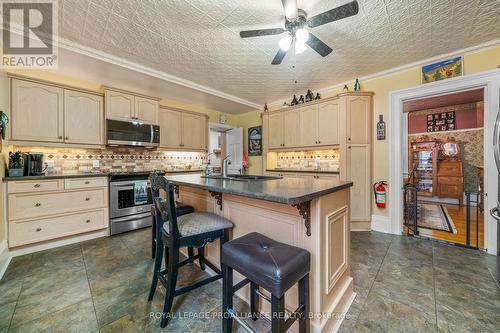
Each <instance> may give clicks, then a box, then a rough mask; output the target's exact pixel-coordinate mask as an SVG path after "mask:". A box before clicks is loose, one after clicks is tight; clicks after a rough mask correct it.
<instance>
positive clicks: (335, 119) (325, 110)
mask: <svg viewBox="0 0 500 333" xmlns="http://www.w3.org/2000/svg"><path fill="white" fill-rule="evenodd" d="M339 117H340V101H339V100H338V99H336V100H330V101H327V102H325V103H321V104H319V105H318V117H317V119H318V120H317V123H318V131H317V133H318V144H320V145H337V144H339V143H340V138H339Z"/></svg>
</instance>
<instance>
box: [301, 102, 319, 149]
mask: <svg viewBox="0 0 500 333" xmlns="http://www.w3.org/2000/svg"><path fill="white" fill-rule="evenodd" d="M300 145H301V146H302V147H308V146H317V145H318V105H310V106H305V107H303V108H300Z"/></svg>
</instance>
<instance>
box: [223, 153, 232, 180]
mask: <svg viewBox="0 0 500 333" xmlns="http://www.w3.org/2000/svg"><path fill="white" fill-rule="evenodd" d="M230 156H231V154H228V155H227V156H226V157H224V158H223V159H222V178H226V177H227V166H228V165H230V164H231V161H230V160H228V158H229V157H230Z"/></svg>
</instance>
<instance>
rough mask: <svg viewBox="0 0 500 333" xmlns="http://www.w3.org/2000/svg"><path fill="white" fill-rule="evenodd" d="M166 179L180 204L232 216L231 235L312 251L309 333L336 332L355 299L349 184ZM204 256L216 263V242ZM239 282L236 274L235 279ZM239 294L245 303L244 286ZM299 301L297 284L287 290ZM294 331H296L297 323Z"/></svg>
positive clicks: (290, 302) (290, 299) (291, 302)
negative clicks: (259, 237)
mask: <svg viewBox="0 0 500 333" xmlns="http://www.w3.org/2000/svg"><path fill="white" fill-rule="evenodd" d="M166 178H167V179H168V180H169V181H171V182H172V183H173V184H174V185H175V192H176V196H177V197H178V200H179V201H181V202H182V203H183V204H188V205H192V206H193V207H195V209H196V210H197V211H207V212H212V213H216V214H220V215H223V216H224V217H226V218H227V219H229V220H231V221H232V222H233V223H234V228H233V229H232V232H231V238H237V237H240V236H243V235H245V234H247V233H250V232H254V231H255V232H259V233H261V234H263V235H265V236H267V237H270V238H272V239H274V240H277V241H280V242H283V243H287V244H291V245H294V246H298V247H302V248H304V249H307V250H308V251H309V252H311V272H310V310H311V315H312V318H311V332H334V331H336V330H337V328H338V327H339V326H340V323H341V321H342V318H343V315H344V314H345V312H346V311H347V309H348V308H349V306H350V304H351V302H352V301H353V299H354V297H355V294H354V292H353V284H352V277H351V273H350V254H349V251H350V230H349V220H350V218H349V205H350V202H349V200H350V187H351V186H352V183H351V182H342V181H336V180H323V179H310V178H303V179H302V178H297V179H281V178H277V179H265V180H250V181H248V180H227V179H213V178H203V177H200V176H198V175H179V176H166ZM271 178H272V177H271ZM206 257H207V259H208V260H210V261H211V262H213V263H215V264H217V265H218V263H219V245H218V244H217V243H212V244H208V245H207V253H206ZM290 260H294V259H293V258H290ZM240 280H241V276H239V274H237V273H235V283H236V282H238V281H240ZM238 294H239V296H240V297H242V298H243V299H245V300H246V301H247V302H248V301H249V299H250V298H249V290H248V287H246V288H243V289H241V290H240V291H239V292H238ZM221 297H222V295H221ZM297 301H298V298H297V287H296V286H295V287H294V288H292V289H291V290H289V291H288V292H287V293H286V296H285V303H286V306H287V308H288V309H289V310H293V309H295V308H296V307H297ZM261 304H262V307H263V308H262V309H261V310H262V311H263V312H267V311H269V305H268V304H267V302H261ZM292 330H293V331H297V329H296V327H295V326H292Z"/></svg>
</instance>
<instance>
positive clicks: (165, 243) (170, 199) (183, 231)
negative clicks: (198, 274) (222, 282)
mask: <svg viewBox="0 0 500 333" xmlns="http://www.w3.org/2000/svg"><path fill="white" fill-rule="evenodd" d="M150 183H151V193H152V196H153V202H154V206H155V209H156V213H155V217H156V234H157V237H156V255H155V264H154V271H153V281H152V282H151V289H150V290H149V297H148V300H149V301H151V300H152V299H153V296H154V294H155V291H156V286H157V284H158V281H160V282H161V284H162V285H163V286H164V287H165V289H166V294H165V302H164V304H163V315H162V318H161V322H160V326H161V327H162V328H163V327H165V326H166V325H167V324H168V322H169V320H170V319H171V318H172V312H171V311H172V304H173V302H174V297H175V296H179V295H182V294H184V293H186V292H189V291H191V290H193V289H196V288H199V287H202V286H204V285H206V284H208V283H210V282H214V281H216V280H218V279H220V278H222V274H221V271H220V269H219V268H217V267H216V266H215V265H214V264H212V263H211V262H210V261H208V260H206V259H205V255H204V252H203V249H204V247H205V245H206V244H207V243H209V242H213V241H215V240H217V239H220V244H221V245H220V246H221V252H222V245H223V244H224V243H225V242H226V241H227V240H228V239H229V229H230V228H232V227H233V223H231V221H229V220H228V219H226V218H224V217H222V216H220V215H216V214H213V213H205V212H203V213H202V212H200V213H190V214H186V215H183V216H180V217H177V212H176V209H175V200H174V185H173V184H172V183H171V182H169V181H167V179H166V178H165V177H163V176H159V175H158V174H156V173H152V174H151V175H150ZM160 188H161V189H163V190H164V191H165V193H166V199H162V198H160V195H159V192H160ZM182 247H187V248H188V249H189V248H193V249H194V248H197V249H198V254H197V255H193V254H190V257H189V258H188V259H186V260H184V261H181V262H180V261H179V254H180V249H181V248H182ZM163 250H164V252H165V266H166V269H165V270H162V269H161V262H162V259H163V258H162V257H163V255H162V254H163ZM189 251H191V250H189ZM196 259H198V260H199V261H200V268H201V269H204V267H205V265H207V266H208V267H210V268H211V269H212V270H214V271H215V272H216V273H217V274H216V275H214V276H210V277H208V278H205V279H202V280H199V281H196V282H194V283H192V284H190V285H188V286H185V287H182V288H180V289H176V288H175V286H176V282H177V272H178V270H179V268H180V267H182V266H184V265H186V264H188V263H191V262H193V261H194V260H196Z"/></svg>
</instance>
